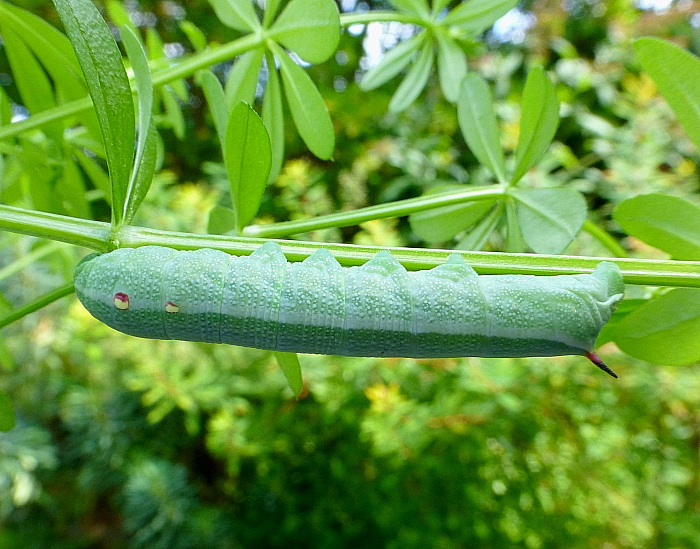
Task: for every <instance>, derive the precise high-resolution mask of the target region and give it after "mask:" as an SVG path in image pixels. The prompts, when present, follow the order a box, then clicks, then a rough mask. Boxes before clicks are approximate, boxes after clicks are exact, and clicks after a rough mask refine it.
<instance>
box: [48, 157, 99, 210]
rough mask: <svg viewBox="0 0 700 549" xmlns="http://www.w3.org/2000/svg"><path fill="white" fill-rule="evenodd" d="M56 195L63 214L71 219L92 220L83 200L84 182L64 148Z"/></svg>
mask: <svg viewBox="0 0 700 549" xmlns="http://www.w3.org/2000/svg"><path fill="white" fill-rule="evenodd" d="M56 193H57V194H58V196H60V197H61V199H62V204H63V208H64V210H65V212H66V213H67V214H68V215H71V216H73V217H80V218H83V219H92V212H91V211H90V206H89V204H88V202H87V199H86V198H85V181H84V180H83V175H82V174H81V173H80V170H79V169H78V166H77V164H76V163H75V161H74V160H73V158H72V157H71V156H70V148H69V147H66V152H65V156H64V158H63V170H62V173H61V178H60V179H59V180H58V181H57V182H56Z"/></svg>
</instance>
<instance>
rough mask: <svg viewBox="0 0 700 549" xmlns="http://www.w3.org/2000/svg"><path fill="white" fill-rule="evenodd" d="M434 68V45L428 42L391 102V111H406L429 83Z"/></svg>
mask: <svg viewBox="0 0 700 549" xmlns="http://www.w3.org/2000/svg"><path fill="white" fill-rule="evenodd" d="M432 68H433V43H432V42H431V41H428V40H426V42H425V44H423V48H422V49H421V51H420V54H419V55H418V58H417V59H416V62H415V63H414V65H413V66H412V67H411V70H409V71H408V74H406V78H404V79H403V82H401V84H400V85H399V87H398V88H397V89H396V92H395V93H394V95H393V97H392V98H391V101H390V102H389V111H391V112H401V111H403V110H405V109H406V108H407V107H408V106H409V105H410V104H411V103H413V101H415V99H416V98H417V97H418V96H419V95H420V93H421V92H422V91H423V88H425V85H426V84H427V83H428V77H429V76H430V71H431V70H432Z"/></svg>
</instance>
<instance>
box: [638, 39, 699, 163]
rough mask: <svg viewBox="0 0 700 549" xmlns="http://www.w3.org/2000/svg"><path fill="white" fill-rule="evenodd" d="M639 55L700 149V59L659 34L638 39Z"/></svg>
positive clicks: (646, 69)
mask: <svg viewBox="0 0 700 549" xmlns="http://www.w3.org/2000/svg"><path fill="white" fill-rule="evenodd" d="M634 49H635V52H636V53H637V58H638V59H639V62H640V63H641V64H642V67H643V68H644V70H645V71H646V72H647V73H649V76H651V78H652V80H653V81H654V83H655V84H656V85H657V86H658V88H659V91H660V92H661V94H662V95H663V96H664V99H666V101H668V104H669V105H671V108H672V109H673V111H674V112H675V113H676V116H677V117H678V121H679V122H680V123H681V125H682V126H683V129H685V131H686V133H687V134H688V135H689V136H690V139H692V140H693V143H695V146H696V147H697V148H698V149H700V59H698V58H697V57H695V56H694V55H692V54H690V53H688V52H687V51H685V50H684V49H682V48H680V47H678V46H676V45H675V44H672V43H671V42H666V41H665V40H661V39H659V38H651V37H646V38H640V39H638V40H636V41H635V42H634Z"/></svg>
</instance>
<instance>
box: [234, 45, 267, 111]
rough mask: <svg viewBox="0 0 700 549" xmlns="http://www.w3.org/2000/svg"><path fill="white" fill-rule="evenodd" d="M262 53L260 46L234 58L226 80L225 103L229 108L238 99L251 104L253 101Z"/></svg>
mask: <svg viewBox="0 0 700 549" xmlns="http://www.w3.org/2000/svg"><path fill="white" fill-rule="evenodd" d="M264 53H265V51H264V50H263V49H262V48H257V49H254V50H252V51H249V52H246V53H244V54H243V55H241V56H240V57H239V58H238V59H236V62H235V63H234V64H233V67H231V72H229V74H228V79H227V80H226V105H227V106H228V107H229V108H230V107H232V106H233V105H235V104H236V103H238V102H239V101H245V102H246V103H248V104H251V105H252V104H253V101H255V89H256V88H257V86H258V78H259V77H260V68H261V67H262V59H263V55H264Z"/></svg>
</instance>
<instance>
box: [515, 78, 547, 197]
mask: <svg viewBox="0 0 700 549" xmlns="http://www.w3.org/2000/svg"><path fill="white" fill-rule="evenodd" d="M520 112H521V114H520V136H519V137H518V146H517V148H516V150H515V170H514V172H513V177H512V178H511V184H512V185H515V184H516V183H517V182H518V181H519V180H520V178H521V177H522V176H523V175H525V173H526V172H527V171H528V170H529V169H530V168H532V166H534V165H535V164H536V163H537V162H538V161H539V160H540V159H541V158H542V155H543V154H544V152H545V151H546V150H547V147H549V144H550V143H551V142H552V139H554V134H555V133H556V131H557V126H559V99H557V94H556V91H555V90H554V86H553V85H552V83H551V82H550V80H549V78H548V77H547V74H546V73H545V72H544V70H542V68H540V67H535V68H533V69H532V70H531V71H530V74H528V76H527V81H526V82H525V89H524V90H523V100H522V104H521V108H520Z"/></svg>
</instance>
